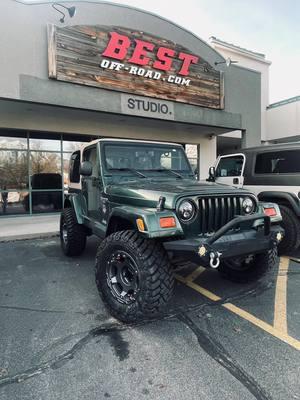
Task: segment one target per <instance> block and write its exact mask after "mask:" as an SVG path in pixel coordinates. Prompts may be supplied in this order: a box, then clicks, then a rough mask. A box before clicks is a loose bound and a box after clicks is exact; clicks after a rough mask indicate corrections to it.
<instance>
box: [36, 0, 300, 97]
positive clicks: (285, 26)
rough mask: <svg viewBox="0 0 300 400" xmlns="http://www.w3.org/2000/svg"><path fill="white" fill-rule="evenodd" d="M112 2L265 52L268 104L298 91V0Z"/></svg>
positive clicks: (299, 66) (299, 46) (196, 31)
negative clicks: (136, 8)
mask: <svg viewBox="0 0 300 400" xmlns="http://www.w3.org/2000/svg"><path fill="white" fill-rule="evenodd" d="M38 1H41V0H37V2H38ZM95 1H97V0H95ZM111 2H112V3H120V4H128V5H132V6H135V7H138V8H142V9H144V10H147V11H151V12H154V13H156V14H159V15H162V16H164V17H166V18H168V19H170V20H172V21H174V22H177V23H178V24H180V25H182V26H183V27H185V28H187V29H189V30H191V31H193V32H194V33H195V34H197V35H198V36H200V37H201V38H202V39H204V40H206V41H208V39H209V37H210V36H216V37H218V38H219V39H222V40H225V41H227V42H231V43H234V44H236V45H238V46H241V47H245V48H247V49H249V50H254V51H258V52H259V53H264V54H265V55H266V58H267V59H268V60H270V61H272V65H271V66H270V102H271V103H272V102H275V101H280V100H283V99H286V98H288V97H293V96H299V95H300V23H299V21H300V0H181V1H179V0H171V1H168V0H118V1H114V0H112V1H111ZM73 3H76V0H74V1H73Z"/></svg>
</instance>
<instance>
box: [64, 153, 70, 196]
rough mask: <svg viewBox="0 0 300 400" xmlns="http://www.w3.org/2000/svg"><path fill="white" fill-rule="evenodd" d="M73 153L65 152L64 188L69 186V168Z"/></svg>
mask: <svg viewBox="0 0 300 400" xmlns="http://www.w3.org/2000/svg"><path fill="white" fill-rule="evenodd" d="M71 155H72V153H63V179H64V188H65V189H67V188H68V184H69V168H70V159H71Z"/></svg>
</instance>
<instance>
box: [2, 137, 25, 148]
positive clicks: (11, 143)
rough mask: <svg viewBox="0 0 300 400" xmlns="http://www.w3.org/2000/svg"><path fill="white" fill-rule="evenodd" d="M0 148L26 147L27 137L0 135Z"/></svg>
mask: <svg viewBox="0 0 300 400" xmlns="http://www.w3.org/2000/svg"><path fill="white" fill-rule="evenodd" d="M0 149H24V150H26V149H27V139H26V138H18V137H9V136H7V137H6V136H0Z"/></svg>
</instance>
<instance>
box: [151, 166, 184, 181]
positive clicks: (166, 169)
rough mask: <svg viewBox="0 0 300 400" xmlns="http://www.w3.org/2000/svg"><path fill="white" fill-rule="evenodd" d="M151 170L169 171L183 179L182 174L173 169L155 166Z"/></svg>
mask: <svg viewBox="0 0 300 400" xmlns="http://www.w3.org/2000/svg"><path fill="white" fill-rule="evenodd" d="M151 171H155V172H164V171H167V172H170V173H171V174H172V175H175V176H177V178H180V179H183V176H182V175H180V174H179V173H178V172H175V171H173V170H172V169H168V168H157V169H152V170H151Z"/></svg>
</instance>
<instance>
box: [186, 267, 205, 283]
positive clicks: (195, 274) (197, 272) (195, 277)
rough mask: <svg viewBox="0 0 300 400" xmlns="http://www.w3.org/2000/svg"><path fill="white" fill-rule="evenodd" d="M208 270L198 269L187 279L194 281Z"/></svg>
mask: <svg viewBox="0 0 300 400" xmlns="http://www.w3.org/2000/svg"><path fill="white" fill-rule="evenodd" d="M205 269H206V268H204V267H198V268H197V269H195V271H193V272H192V273H191V274H189V275H188V276H187V277H186V278H185V279H186V280H188V281H194V280H195V279H197V278H198V276H199V275H201V274H202V272H204V271H205Z"/></svg>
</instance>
